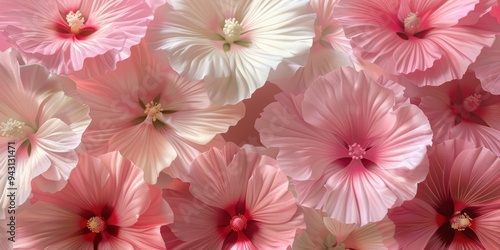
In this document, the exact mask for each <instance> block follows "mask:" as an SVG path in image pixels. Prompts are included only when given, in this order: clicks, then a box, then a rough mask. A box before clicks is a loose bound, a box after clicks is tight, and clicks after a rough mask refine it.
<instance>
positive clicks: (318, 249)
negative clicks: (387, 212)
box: [293, 208, 394, 250]
mask: <svg viewBox="0 0 500 250" xmlns="http://www.w3.org/2000/svg"><path fill="white" fill-rule="evenodd" d="M304 220H305V222H306V230H305V231H304V232H303V233H301V234H300V235H299V236H298V237H297V238H296V239H295V241H294V243H293V249H294V250H329V249H339V250H341V249H373V250H383V249H387V247H386V246H385V244H384V241H386V240H390V239H392V235H393V234H394V226H393V225H391V224H387V225H389V226H388V227H380V226H378V225H377V223H374V222H371V223H368V224H366V225H364V226H362V227H360V226H358V225H356V224H342V223H340V222H338V221H336V220H334V219H331V218H329V217H325V216H323V213H322V212H321V211H319V210H316V209H312V208H304Z"/></svg>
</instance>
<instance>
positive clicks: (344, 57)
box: [270, 0, 353, 93]
mask: <svg viewBox="0 0 500 250" xmlns="http://www.w3.org/2000/svg"><path fill="white" fill-rule="evenodd" d="M338 1H339V0H312V1H311V3H310V6H311V8H312V9H313V10H314V12H315V13H316V15H317V18H316V22H315V24H314V29H315V33H316V34H315V37H314V41H313V45H312V48H311V49H310V51H309V52H308V53H306V54H305V56H307V55H309V56H308V57H307V63H306V65H304V66H303V67H300V64H297V63H294V60H293V59H294V58H292V59H286V60H285V61H284V63H282V64H280V66H279V67H278V70H277V71H278V72H279V73H281V77H280V78H277V79H272V78H271V79H270V81H271V82H272V83H275V84H276V85H278V86H279V87H280V88H281V89H283V90H284V91H287V92H292V93H301V92H304V90H305V89H306V88H307V87H308V86H309V85H310V84H311V83H312V82H313V81H314V80H315V79H316V78H317V77H318V76H322V75H325V74H327V73H329V72H330V71H332V70H334V69H337V68H339V67H341V66H352V65H353V63H352V61H351V58H350V55H351V54H352V48H351V45H350V44H349V40H348V39H347V38H346V37H345V35H344V30H343V29H342V26H341V25H340V22H339V21H338V20H336V19H335V16H334V15H333V8H334V7H335V5H336V4H337V2H338ZM302 56H304V55H301V57H302ZM293 67H300V68H299V69H298V70H296V69H293ZM295 70H296V72H295ZM287 71H288V72H287ZM294 72H295V74H294ZM286 73H288V74H286ZM274 74H277V73H275V72H272V73H271V77H274ZM283 76H284V77H283Z"/></svg>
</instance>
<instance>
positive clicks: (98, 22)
mask: <svg viewBox="0 0 500 250" xmlns="http://www.w3.org/2000/svg"><path fill="white" fill-rule="evenodd" d="M149 2H151V3H150V4H152V1H149ZM0 5H1V6H2V10H0V19H1V20H5V22H6V26H5V30H4V35H5V36H6V37H7V38H8V39H9V41H10V43H11V44H12V45H13V46H14V47H15V48H16V49H18V50H19V51H20V52H21V53H22V54H23V55H24V56H25V57H26V60H27V61H28V62H29V63H40V64H43V65H44V66H45V67H47V68H48V69H49V70H50V71H52V72H54V73H57V74H62V75H73V74H77V75H80V76H85V77H88V76H91V75H98V74H101V73H103V72H105V71H109V70H113V69H115V67H116V62H118V61H121V60H124V59H126V58H128V57H129V56H130V47H132V46H133V45H136V44H138V43H139V42H140V40H141V38H142V37H144V36H145V34H146V28H147V25H148V23H149V22H150V21H151V20H152V19H153V11H152V9H151V7H150V6H149V5H148V3H146V1H136V0H119V1H114V2H113V3H112V4H110V3H109V2H106V1H92V0H83V1H80V0H45V1H38V0H26V1H10V0H1V1H0ZM0 29H2V27H0Z"/></svg>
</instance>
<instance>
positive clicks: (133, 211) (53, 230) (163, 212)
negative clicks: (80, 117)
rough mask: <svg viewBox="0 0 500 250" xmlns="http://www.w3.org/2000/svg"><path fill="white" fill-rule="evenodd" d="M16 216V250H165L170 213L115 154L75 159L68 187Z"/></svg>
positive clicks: (140, 174)
mask: <svg viewBox="0 0 500 250" xmlns="http://www.w3.org/2000/svg"><path fill="white" fill-rule="evenodd" d="M34 193H35V195H34V198H33V200H34V201H36V202H35V203H34V204H33V205H32V206H30V207H28V208H26V209H25V210H24V211H22V212H21V213H20V214H19V215H18V217H17V218H18V224H19V225H18V231H17V233H18V237H17V238H18V239H17V240H16V242H15V244H14V247H15V248H16V249H35V248H36V249H45V248H47V249H165V247H164V242H163V239H162V238H161V235H160V227H161V226H162V225H166V224H168V223H170V222H172V220H173V218H172V216H173V214H172V210H171V209H170V207H169V206H168V204H167V203H166V202H165V201H164V200H163V199H161V194H162V193H161V190H160V189H158V188H157V187H155V186H153V185H148V184H147V183H145V182H144V178H143V172H142V171H141V169H139V168H137V167H136V166H135V165H134V164H133V163H132V162H130V161H129V160H127V159H125V158H124V157H122V156H121V155H120V154H119V153H118V152H111V153H108V154H104V155H101V156H99V157H93V156H89V155H86V154H84V155H79V162H78V166H77V167H76V168H75V169H74V170H73V172H71V176H70V178H69V180H68V184H67V185H66V186H65V187H64V188H63V189H62V190H61V191H59V192H57V193H54V194H49V193H44V192H39V191H36V190H34Z"/></svg>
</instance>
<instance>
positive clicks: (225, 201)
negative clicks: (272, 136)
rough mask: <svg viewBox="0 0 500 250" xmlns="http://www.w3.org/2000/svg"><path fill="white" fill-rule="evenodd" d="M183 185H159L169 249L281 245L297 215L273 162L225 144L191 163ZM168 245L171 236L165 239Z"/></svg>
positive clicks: (292, 229)
mask: <svg viewBox="0 0 500 250" xmlns="http://www.w3.org/2000/svg"><path fill="white" fill-rule="evenodd" d="M186 181H187V182H189V189H187V188H182V187H180V188H179V187H177V188H176V189H164V195H163V197H164V198H165V199H166V200H167V202H168V203H169V204H171V206H172V210H173V211H174V222H173V223H172V224H170V225H169V227H170V228H171V230H172V232H173V233H174V234H175V236H176V237H177V238H178V239H179V240H182V241H183V242H182V243H181V244H178V245H177V246H176V247H174V248H173V249H285V248H286V247H287V246H289V245H291V243H292V242H293V239H294V237H295V230H296V229H297V228H298V227H300V226H302V217H301V214H300V210H299V209H298V207H297V205H296V203H295V199H294V197H293V195H292V193H291V192H290V191H288V179H287V177H286V176H285V175H284V174H283V173H282V172H281V171H280V170H279V169H278V165H277V162H276V160H274V159H272V158H271V157H268V156H264V155H260V154H258V153H257V152H256V151H254V150H253V149H250V148H249V149H239V148H238V146H236V145H235V144H233V143H228V144H227V145H226V147H225V148H223V149H222V150H219V149H215V148H214V149H211V150H209V151H207V152H205V153H203V154H202V155H200V156H199V157H198V158H196V160H195V161H194V162H193V166H192V170H191V173H190V174H189V176H188V178H187V179H186ZM165 241H166V242H168V243H171V242H175V239H166V240H165Z"/></svg>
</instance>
